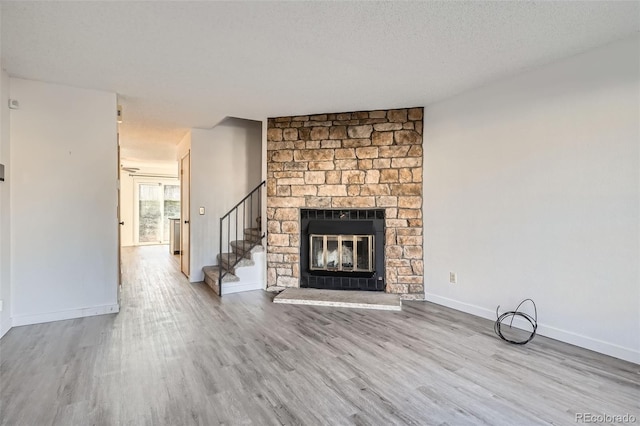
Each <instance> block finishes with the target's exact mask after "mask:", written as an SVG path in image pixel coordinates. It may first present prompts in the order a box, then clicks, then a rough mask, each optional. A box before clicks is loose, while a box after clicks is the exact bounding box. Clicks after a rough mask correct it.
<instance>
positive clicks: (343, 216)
mask: <svg viewBox="0 0 640 426" xmlns="http://www.w3.org/2000/svg"><path fill="white" fill-rule="evenodd" d="M300 215H301V218H300V221H301V235H300V250H301V253H300V286H301V287H307V288H321V289H331V290H371V291H384V289H385V281H384V277H385V274H384V210H312V209H302V210H301V211H300Z"/></svg>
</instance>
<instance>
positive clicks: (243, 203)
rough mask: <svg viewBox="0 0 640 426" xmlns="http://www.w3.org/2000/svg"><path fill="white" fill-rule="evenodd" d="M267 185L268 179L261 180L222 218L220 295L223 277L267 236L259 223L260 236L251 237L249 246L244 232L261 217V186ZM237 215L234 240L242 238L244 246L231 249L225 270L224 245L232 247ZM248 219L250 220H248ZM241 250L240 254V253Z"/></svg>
mask: <svg viewBox="0 0 640 426" xmlns="http://www.w3.org/2000/svg"><path fill="white" fill-rule="evenodd" d="M265 185H266V181H264V180H263V181H262V182H260V184H259V185H258V186H256V187H255V188H254V189H253V190H252V191H251V192H249V194H247V196H246V197H244V198H243V199H242V200H240V202H238V204H236V205H235V206H233V208H232V209H231V210H229V211H228V212H227V214H225V215H224V216H222V217H221V218H220V255H219V259H218V267H219V269H220V271H219V272H220V273H219V274H218V294H219V295H220V297H222V279H223V278H224V276H225V275H227V274H228V273H229V270H231V269H233V268H234V267H235V266H236V265H237V264H238V262H240V260H242V259H243V258H244V257H245V255H246V254H247V253H248V252H250V251H251V249H253V248H254V247H255V246H257V245H258V243H259V242H261V241H262V239H263V238H264V236H265V233H264V232H262V227H261V223H259V222H258V223H257V225H258V226H257V227H258V230H259V236H258V238H253V237H252V238H251V239H250V240H249V241H248V243H249V244H248V248H247V245H246V244H245V241H246V240H245V239H244V234H245V230H246V229H247V224H252V223H254V221H255V220H256V219H257V218H260V215H261V212H262V191H261V188H262V187H263V186H265ZM254 196H255V197H256V198H257V200H256V205H255V208H254V204H253V203H254ZM247 204H249V211H248V213H249V215H248V216H247ZM241 209H242V218H241V220H242V222H241V225H242V238H241V239H239V238H238V219H239V212H240V210H241ZM234 215H235V226H234V231H235V237H236V238H235V240H234V241H239V240H242V241H243V243H242V248H241V249H236V250H233V249H231V251H230V252H229V256H228V258H227V264H228V265H227V270H224V268H223V267H222V263H223V254H224V251H223V247H226V248H227V249H229V248H230V247H231V241H232V240H231V221H232V220H233V216H234ZM247 219H248V222H247ZM225 220H226V225H227V226H226V228H227V239H226V245H225V246H223V244H222V243H223V242H224V241H223V240H224V238H223V234H224V228H225V227H224V225H225ZM248 228H249V229H250V228H251V226H249V227H248ZM238 252H240V254H239V253H238ZM231 253H233V254H234V258H233V262H232V259H231Z"/></svg>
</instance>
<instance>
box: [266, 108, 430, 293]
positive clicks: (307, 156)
mask: <svg viewBox="0 0 640 426" xmlns="http://www.w3.org/2000/svg"><path fill="white" fill-rule="evenodd" d="M422 117H423V109H422V108H410V109H394V110H386V111H382V110H378V111H361V112H347V113H340V114H319V115H310V116H309V115H305V116H297V117H278V118H270V119H269V121H268V133H267V286H269V287H272V286H279V287H298V286H299V278H300V266H299V262H300V208H320V209H328V208H335V209H341V208H363V209H367V208H384V209H385V226H386V231H385V232H386V235H385V236H386V241H385V244H386V245H385V262H386V263H385V265H386V279H385V281H386V291H387V292H389V293H399V294H402V295H403V297H405V298H416V299H421V298H422V297H423V294H424V286H423V260H422V259H423V257H422Z"/></svg>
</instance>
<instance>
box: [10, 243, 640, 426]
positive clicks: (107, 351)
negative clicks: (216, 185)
mask: <svg viewBox="0 0 640 426" xmlns="http://www.w3.org/2000/svg"><path fill="white" fill-rule="evenodd" d="M123 256H124V259H123V260H124V286H123V292H122V310H121V312H120V313H119V314H118V315H105V316H98V317H91V318H84V319H77V320H69V321H60V322H55V323H49V324H41V325H34V326H25V327H17V328H14V329H12V330H11V331H10V332H9V333H8V334H7V335H6V336H5V337H4V338H2V339H1V340H0V423H1V424H2V425H29V426H31V425H37V426H40V425H65V426H66V425H215V424H225V425H245V424H247V425H251V424H254V425H279V424H287V425H292V424H303V425H320V424H331V425H343V424H354V425H390V424H415V425H476V424H488V425H541V424H561V425H564V424H567V425H568V424H575V423H576V421H575V420H576V413H592V414H608V415H618V414H620V415H622V414H626V413H629V414H632V415H634V416H635V417H636V418H637V419H638V420H636V421H637V422H640V403H639V401H640V384H639V378H640V366H638V365H635V364H632V363H628V362H624V361H620V360H617V359H614V358H610V357H607V356H604V355H600V354H597V353H594V352H590V351H587V350H583V349H580V348H576V347H574V346H570V345H567V344H563V343H560V342H557V341H553V340H550V339H547V338H544V337H541V336H537V337H536V338H535V339H534V340H533V341H532V342H531V343H529V344H528V345H526V346H524V347H522V346H512V345H508V344H506V343H504V342H502V341H501V340H499V339H498V338H497V337H496V336H495V335H494V334H493V324H492V322H491V321H487V320H483V319H480V318H477V317H473V316H471V315H467V314H463V313H460V312H457V311H454V310H451V309H448V308H444V307H441V306H438V305H434V304H430V303H424V302H405V303H403V311H402V312H386V311H367V310H349V309H339V308H327V307H311V306H296V305H277V304H274V303H272V299H273V297H274V295H273V294H269V293H266V292H262V291H254V292H248V293H241V294H233V295H228V296H225V297H223V298H222V299H219V298H218V297H217V296H215V295H214V294H213V292H212V291H211V290H210V289H209V287H208V286H206V285H205V284H189V283H188V282H187V280H186V278H184V277H183V276H182V275H181V274H180V272H179V270H178V265H177V264H176V262H174V261H173V259H172V258H171V255H170V254H169V253H168V250H166V249H165V247H164V246H161V247H139V248H128V249H125V250H123ZM605 423H606V422H605Z"/></svg>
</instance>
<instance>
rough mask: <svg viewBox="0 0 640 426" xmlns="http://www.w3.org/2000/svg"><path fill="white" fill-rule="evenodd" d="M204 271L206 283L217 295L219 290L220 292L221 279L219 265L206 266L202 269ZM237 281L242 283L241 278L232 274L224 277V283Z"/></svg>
mask: <svg viewBox="0 0 640 426" xmlns="http://www.w3.org/2000/svg"><path fill="white" fill-rule="evenodd" d="M202 271H203V272H204V282H205V283H207V285H208V286H209V287H211V288H212V289H213V291H215V293H216V294H218V290H219V289H218V281H219V277H220V268H219V267H218V266H217V265H216V266H205V267H204V268H202ZM236 281H240V278H238V277H237V276H235V275H233V274H232V273H231V272H227V274H226V275H225V276H224V277H222V282H223V283H231V282H236ZM218 296H219V294H218Z"/></svg>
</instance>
